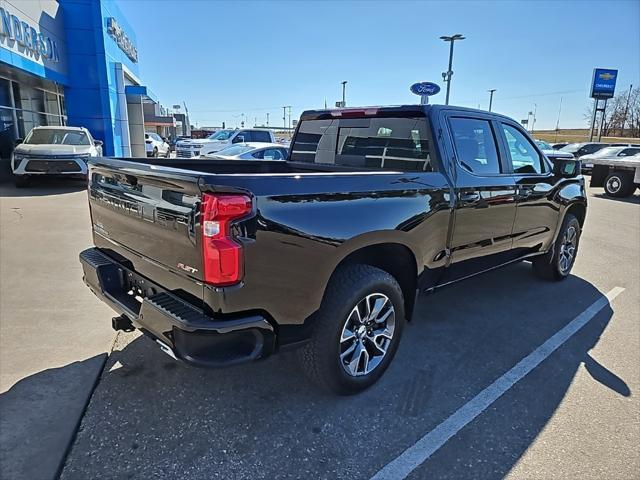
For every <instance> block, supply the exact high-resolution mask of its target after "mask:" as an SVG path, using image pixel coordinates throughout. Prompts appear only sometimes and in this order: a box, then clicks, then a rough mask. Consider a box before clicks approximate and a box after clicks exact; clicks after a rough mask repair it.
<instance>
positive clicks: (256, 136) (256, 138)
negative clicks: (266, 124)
mask: <svg viewBox="0 0 640 480" xmlns="http://www.w3.org/2000/svg"><path fill="white" fill-rule="evenodd" d="M251 138H252V139H253V140H252V141H253V142H266V143H270V142H271V136H270V135H269V132H262V131H260V130H254V131H253V132H251Z"/></svg>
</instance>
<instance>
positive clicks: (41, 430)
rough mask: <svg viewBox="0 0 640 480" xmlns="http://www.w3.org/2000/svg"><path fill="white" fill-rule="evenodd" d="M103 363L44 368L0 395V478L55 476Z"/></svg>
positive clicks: (102, 357) (100, 359) (97, 360)
mask: <svg viewBox="0 0 640 480" xmlns="http://www.w3.org/2000/svg"><path fill="white" fill-rule="evenodd" d="M106 359H107V354H106V353H104V354H101V355H96V356H94V357H91V358H88V359H86V360H83V361H78V362H73V363H70V364H68V365H65V366H64V367H60V368H49V369H47V370H43V371H41V372H38V373H35V374H33V375H30V376H28V377H25V378H23V379H22V380H20V381H19V382H17V383H15V384H14V385H13V386H12V387H11V388H10V389H9V390H7V391H6V392H4V393H1V394H0V478H3V479H4V478H6V479H13V480H22V479H24V480H40V479H54V478H56V477H57V475H58V472H59V471H60V469H61V468H62V465H63V463H64V459H65V456H66V454H67V448H68V447H69V446H70V442H71V441H72V440H73V438H74V436H75V432H76V429H77V428H78V426H79V422H80V419H81V418H82V414H83V412H84V410H85V407H86V405H87V402H88V401H89V398H90V396H91V393H92V391H93V387H94V385H95V382H96V378H97V376H98V375H99V374H100V372H101V371H102V367H103V366H104V363H105V361H106ZM60 406H63V408H58V407H60Z"/></svg>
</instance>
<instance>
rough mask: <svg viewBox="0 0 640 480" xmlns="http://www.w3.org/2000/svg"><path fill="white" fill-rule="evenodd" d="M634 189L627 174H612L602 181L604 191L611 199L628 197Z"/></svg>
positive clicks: (631, 180)
mask: <svg viewBox="0 0 640 480" xmlns="http://www.w3.org/2000/svg"><path fill="white" fill-rule="evenodd" d="M635 189H636V186H635V185H634V183H633V177H632V176H631V174H630V173H628V172H613V173H610V174H609V176H608V177H607V178H606V179H605V181H604V191H605V192H606V194H607V195H610V196H612V197H618V198H620V197H628V196H629V195H631V194H632V193H633V191H634V190H635Z"/></svg>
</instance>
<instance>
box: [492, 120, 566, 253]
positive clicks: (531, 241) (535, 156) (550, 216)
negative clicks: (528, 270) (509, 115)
mask: <svg viewBox="0 0 640 480" xmlns="http://www.w3.org/2000/svg"><path fill="white" fill-rule="evenodd" d="M499 125H500V126H499V128H498V130H499V132H500V137H501V138H500V140H501V141H502V142H503V146H504V150H505V152H506V157H507V160H508V168H509V169H510V170H511V172H512V175H513V177H514V180H515V182H516V185H517V187H518V205H517V208H516V220H515V224H514V227H513V250H514V255H516V256H523V255H527V254H530V253H536V252H541V251H546V250H548V249H549V247H550V246H551V242H552V241H553V236H554V234H555V231H556V228H557V223H558V211H557V206H556V205H555V203H554V202H553V198H552V197H553V191H554V185H555V177H554V175H553V172H552V168H551V166H550V165H549V163H548V162H547V161H546V160H545V159H544V156H543V155H542V154H541V153H540V152H539V151H538V149H537V148H536V146H535V145H534V144H533V142H532V141H531V140H530V139H529V137H528V136H527V135H526V134H525V133H524V132H523V131H522V129H521V128H520V126H518V125H517V124H516V123H515V122H507V121H503V122H500V123H499Z"/></svg>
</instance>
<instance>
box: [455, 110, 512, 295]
mask: <svg viewBox="0 0 640 480" xmlns="http://www.w3.org/2000/svg"><path fill="white" fill-rule="evenodd" d="M448 123H449V129H450V132H451V137H452V139H451V140H452V144H453V149H454V157H455V161H456V162H457V166H456V169H455V170H456V174H457V178H456V180H455V184H456V202H455V209H454V226H453V233H452V235H451V238H450V241H449V251H450V256H451V257H450V264H449V268H448V269H447V275H445V276H444V279H443V283H447V282H450V281H453V280H458V279H460V278H464V277H466V276H469V275H473V274H475V273H478V272H481V271H484V270H487V269H490V268H492V267H495V266H497V265H500V264H503V263H505V262H507V261H509V260H511V259H512V256H513V253H512V250H511V248H512V233H513V223H514V220H515V216H516V196H517V189H516V184H515V180H514V178H513V177H512V176H511V175H509V174H508V172H507V166H506V164H505V161H504V160H505V159H504V158H503V157H502V156H501V155H500V149H499V148H498V141H497V138H498V137H497V131H496V129H497V123H496V122H495V121H493V120H492V119H491V117H489V116H483V115H482V114H470V115H469V116H457V115H456V116H451V117H449V118H448Z"/></svg>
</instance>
